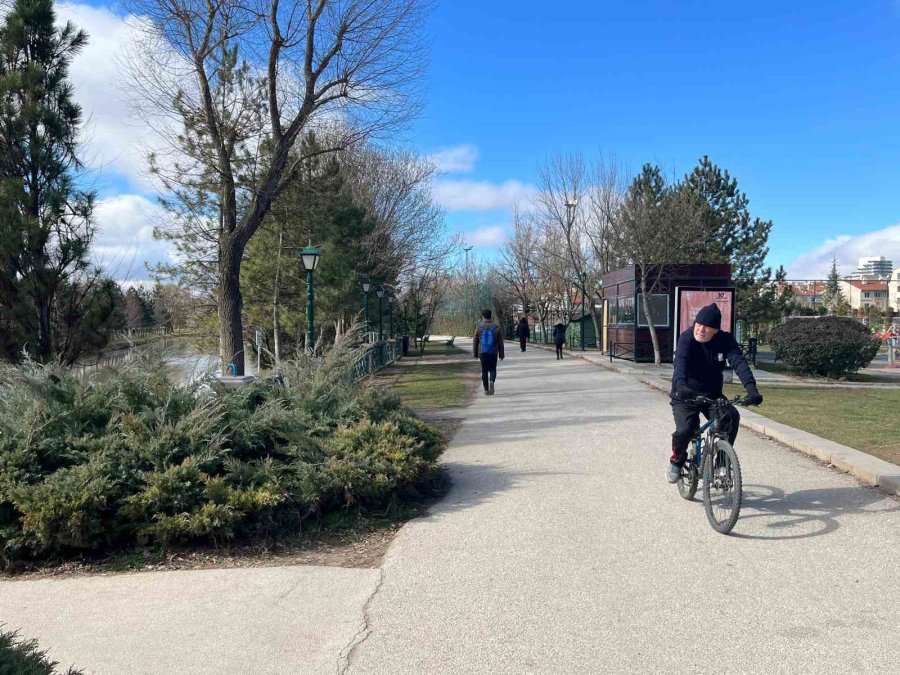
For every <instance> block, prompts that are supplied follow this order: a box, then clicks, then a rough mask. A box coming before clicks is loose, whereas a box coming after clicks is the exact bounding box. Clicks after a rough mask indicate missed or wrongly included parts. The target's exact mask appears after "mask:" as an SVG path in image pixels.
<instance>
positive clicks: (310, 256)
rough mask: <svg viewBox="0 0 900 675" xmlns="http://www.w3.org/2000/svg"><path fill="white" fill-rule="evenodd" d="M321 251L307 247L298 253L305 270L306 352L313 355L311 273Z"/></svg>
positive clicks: (317, 263)
mask: <svg viewBox="0 0 900 675" xmlns="http://www.w3.org/2000/svg"><path fill="white" fill-rule="evenodd" d="M321 255H322V251H320V250H319V247H318V246H307V247H306V248H304V249H303V250H302V251H300V259H301V260H303V267H304V268H305V269H306V351H307V352H309V353H310V354H312V353H313V347H314V343H315V339H316V335H315V333H316V329H315V320H314V316H313V299H314V297H315V296H314V292H313V272H315V271H316V267H318V265H319V258H320V257H321Z"/></svg>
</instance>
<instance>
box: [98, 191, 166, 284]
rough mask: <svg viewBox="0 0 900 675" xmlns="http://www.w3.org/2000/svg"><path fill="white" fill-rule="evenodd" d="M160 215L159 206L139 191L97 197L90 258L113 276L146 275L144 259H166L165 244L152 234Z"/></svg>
mask: <svg viewBox="0 0 900 675" xmlns="http://www.w3.org/2000/svg"><path fill="white" fill-rule="evenodd" d="M163 217H164V211H163V210H162V208H161V207H160V206H158V205H157V204H154V203H153V202H152V201H150V200H149V199H146V198H145V197H142V196H140V195H117V196H115V197H110V198H108V199H101V200H99V201H98V202H97V204H96V206H95V208H94V219H95V221H96V224H97V235H96V237H95V238H94V246H93V247H92V252H93V255H94V259H95V261H96V262H97V264H98V265H100V266H101V267H102V268H103V269H104V270H105V271H106V272H107V273H108V274H110V275H112V276H113V277H114V278H116V279H132V280H140V279H146V278H148V274H147V271H146V268H145V266H144V263H145V262H148V263H150V264H151V265H152V264H155V263H157V262H164V261H166V260H168V257H169V256H168V253H169V245H168V244H167V243H166V242H162V241H156V240H155V239H154V238H153V226H154V225H157V224H159V222H160V221H161V220H162V218H163Z"/></svg>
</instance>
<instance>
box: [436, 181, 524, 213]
mask: <svg viewBox="0 0 900 675" xmlns="http://www.w3.org/2000/svg"><path fill="white" fill-rule="evenodd" d="M431 192H432V196H433V197H434V200H435V201H436V202H437V203H438V204H439V205H441V206H443V207H444V208H445V209H447V210H448V211H492V210H494V209H511V208H513V207H514V206H516V205H517V204H518V205H522V206H524V205H526V204H527V203H528V202H530V201H531V200H533V199H534V197H535V196H536V195H537V189H536V188H535V187H534V186H533V185H528V184H526V183H522V182H520V181H517V180H508V181H505V182H503V183H491V182H488V181H474V180H451V179H439V180H436V181H434V185H433V186H432V191H431Z"/></svg>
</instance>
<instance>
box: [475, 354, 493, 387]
mask: <svg viewBox="0 0 900 675" xmlns="http://www.w3.org/2000/svg"><path fill="white" fill-rule="evenodd" d="M478 358H479V359H481V383H482V384H483V385H484V388H485V389H487V388H488V378H490V381H491V382H493V381H494V380H496V379H497V355H496V354H481V355H479V357H478Z"/></svg>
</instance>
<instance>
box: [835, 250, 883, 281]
mask: <svg viewBox="0 0 900 675" xmlns="http://www.w3.org/2000/svg"><path fill="white" fill-rule="evenodd" d="M893 271H894V263H893V261H892V260H888V259H887V258H885V257H884V256H883V255H882V256H878V257H877V258H876V257H869V258H860V259H859V268H858V269H857V270H856V272H854V273H853V274H851V275H849V276H847V277H845V278H846V279H856V280H857V281H887V280H888V279H889V278H890V276H891V273H892V272H893Z"/></svg>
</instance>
